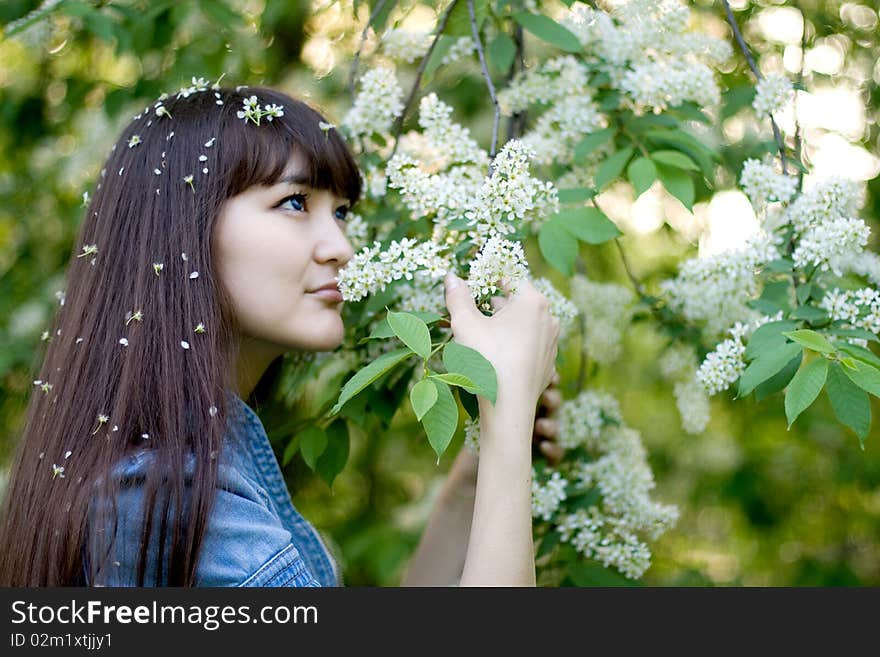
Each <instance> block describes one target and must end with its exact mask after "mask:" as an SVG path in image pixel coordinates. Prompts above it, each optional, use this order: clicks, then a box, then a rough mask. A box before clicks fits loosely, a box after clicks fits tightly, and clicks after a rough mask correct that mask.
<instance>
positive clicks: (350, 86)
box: [348, 0, 388, 98]
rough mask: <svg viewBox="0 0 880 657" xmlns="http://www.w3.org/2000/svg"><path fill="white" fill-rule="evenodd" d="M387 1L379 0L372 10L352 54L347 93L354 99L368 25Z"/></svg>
mask: <svg viewBox="0 0 880 657" xmlns="http://www.w3.org/2000/svg"><path fill="white" fill-rule="evenodd" d="M387 1H388V0H379V2H377V3H376V6H375V8H374V9H373V13H372V14H370V18H369V19H368V20H367V24H366V25H364V31H363V32H361V42H360V44H358V49H357V52H355V54H354V61H352V63H351V71H350V72H349V74H348V93H349V94H350V95H351V96H352V98H353V97H354V88H355V77H356V76H357V70H358V63H359V62H360V59H361V50H363V47H364V43H365V42H366V40H367V32H368V31H369V29H370V25H372V24H373V21H374V20H376V16H378V15H379V12H380V11H382V8H383V7H384V6H385V3H386V2H387Z"/></svg>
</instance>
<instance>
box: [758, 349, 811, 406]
mask: <svg viewBox="0 0 880 657" xmlns="http://www.w3.org/2000/svg"><path fill="white" fill-rule="evenodd" d="M803 359H804V354H803V352H801V353H799V354H798V355H797V356H795V357H794V358H792V359H791V360H790V361H788V362H787V363H786V364H785V367H783V368H782V369H781V370H779V371H778V372H777V373H776V374H774V375H773V376H771V377H770V378H769V379H767V380H766V381H764V382H763V383H762V384H760V385H758V386H756V387H755V400H756V401H761V400H762V399H766V398H767V397H769V396H770V395H773V394H776V393H777V392H779V391H780V390H782V389H783V388H784V387H785V386H787V385H788V384H789V382H790V381H791V379H792V377H794V375H795V373H796V372H797V371H798V368H799V367H800V366H801V361H802V360H803Z"/></svg>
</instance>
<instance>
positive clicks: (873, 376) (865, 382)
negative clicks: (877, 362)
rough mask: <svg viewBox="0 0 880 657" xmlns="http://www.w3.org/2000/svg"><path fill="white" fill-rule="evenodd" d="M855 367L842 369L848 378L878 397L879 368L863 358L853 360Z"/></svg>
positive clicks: (879, 391) (879, 394) (879, 395)
mask: <svg viewBox="0 0 880 657" xmlns="http://www.w3.org/2000/svg"><path fill="white" fill-rule="evenodd" d="M855 365H856V368H855V369H849V368H845V369H844V370H843V372H844V374H846V375H847V376H848V377H849V380H850V381H852V382H853V383H855V384H856V385H857V386H858V387H859V388H861V389H862V390H864V391H865V392H869V393H871V394H872V395H874V396H875V397H880V370H878V369H877V368H876V367H874V366H872V365H869V364H868V363H866V362H865V361H863V360H857V361H855Z"/></svg>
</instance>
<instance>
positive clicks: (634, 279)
mask: <svg viewBox="0 0 880 657" xmlns="http://www.w3.org/2000/svg"><path fill="white" fill-rule="evenodd" d="M590 202H591V203H592V204H593V207H594V208H596V209H597V210H598V211H599V212H601V213H602V214H604V215H605V216H608V215H607V213H606V212H605V211H604V210H602V208H600V207H599V203H598V201H596V197H595V196H594V197H593V198H592V199H591V200H590ZM614 243H615V244H616V245H617V251H618V252H619V253H620V259H621V261H622V262H623V268H624V269H625V270H626V275H627V276H628V277H629V280H630V282H631V283H632V285H633V287H634V288H635V290H636V293H637V294H638V295H639V296H640V297H644V296H645V292H644V288H643V287H642V282H641V281H640V280H639V279H638V277H637V276H636V275H635V274H633V272H632V269H630V267H629V260H627V259H626V253H624V251H623V246H622V245H621V244H620V238H618V237H615V238H614Z"/></svg>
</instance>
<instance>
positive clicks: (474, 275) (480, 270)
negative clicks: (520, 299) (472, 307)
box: [467, 235, 529, 309]
mask: <svg viewBox="0 0 880 657" xmlns="http://www.w3.org/2000/svg"><path fill="white" fill-rule="evenodd" d="M468 268H469V271H468V280H467V284H468V287H469V288H470V290H471V296H473V297H474V299H477V300H480V301H482V303H483V307H484V308H486V309H488V308H490V307H491V305H490V304H489V300H488V299H487V298H486V297H489V296H492V295H494V294H495V293H496V292H497V291H498V284H499V283H500V281H501V279H503V278H506V279H507V280H508V284H509V286H510V292H511V294H515V293H516V290H517V289H518V287H519V281H521V280H522V279H524V278H525V277H526V276H528V273H529V263H528V262H527V261H526V254H525V252H524V251H523V248H522V244H520V243H519V242H511V241H509V240H506V239H504V238H503V237H501V236H500V235H493V236H492V237H490V238H489V240H488V241H487V242H486V243H485V244H484V245H483V248H482V249H481V250H480V252H479V253H478V254H477V255H476V257H475V258H474V259H473V260H471V261H470V263H469V265H468Z"/></svg>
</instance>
